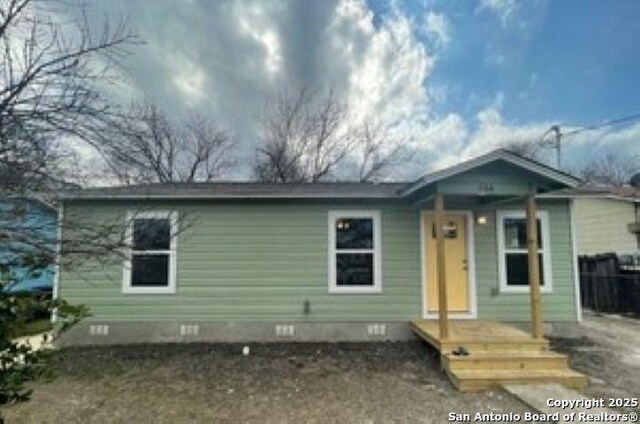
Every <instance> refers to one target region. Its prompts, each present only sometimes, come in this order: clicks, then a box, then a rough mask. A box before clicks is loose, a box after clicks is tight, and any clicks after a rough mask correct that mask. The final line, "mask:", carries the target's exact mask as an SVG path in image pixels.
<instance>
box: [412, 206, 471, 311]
mask: <svg viewBox="0 0 640 424" xmlns="http://www.w3.org/2000/svg"><path fill="white" fill-rule="evenodd" d="M434 218H435V217H434V215H432V214H424V215H423V218H422V219H423V220H424V222H423V227H422V228H423V231H424V232H425V233H424V237H423V240H424V243H425V246H424V255H425V256H426V257H425V260H426V271H427V272H426V273H425V274H426V279H427V281H426V282H424V284H425V285H426V290H425V296H426V301H425V304H426V305H427V313H428V314H429V315H431V314H437V313H438V264H437V259H436V229H435V225H434ZM443 230H444V237H445V241H444V248H445V264H446V266H445V275H446V285H447V306H448V308H447V309H448V311H449V312H452V313H461V314H465V313H468V312H470V302H469V263H468V257H469V256H468V252H467V237H468V234H467V216H466V215H465V214H454V213H451V214H447V215H445V219H444V229H443Z"/></svg>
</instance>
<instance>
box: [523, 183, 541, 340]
mask: <svg viewBox="0 0 640 424" xmlns="http://www.w3.org/2000/svg"><path fill="white" fill-rule="evenodd" d="M527 250H528V258H529V289H530V293H531V324H532V327H533V337H534V338H536V339H539V338H542V305H541V299H540V267H539V259H538V219H537V213H536V200H535V195H534V194H533V193H531V194H529V196H528V197H527Z"/></svg>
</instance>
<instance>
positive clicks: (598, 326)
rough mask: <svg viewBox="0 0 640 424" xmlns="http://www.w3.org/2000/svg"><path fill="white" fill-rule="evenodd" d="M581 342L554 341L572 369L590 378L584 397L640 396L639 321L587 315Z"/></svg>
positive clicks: (568, 340)
mask: <svg viewBox="0 0 640 424" xmlns="http://www.w3.org/2000/svg"><path fill="white" fill-rule="evenodd" d="M581 327H582V330H581V332H582V335H583V336H582V338H580V339H552V340H551V346H552V347H553V348H554V349H555V350H557V351H559V352H563V353H566V354H568V355H569V358H570V361H571V366H572V367H573V368H574V369H575V370H577V371H581V372H583V373H585V374H588V375H589V376H590V377H591V384H590V385H589V387H588V388H587V389H585V390H584V393H585V394H586V395H588V396H593V397H604V398H608V397H638V396H640V320H639V319H634V318H626V317H621V316H619V315H596V314H594V313H592V312H588V311H585V314H584V319H583V322H582V325H581Z"/></svg>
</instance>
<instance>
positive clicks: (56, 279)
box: [51, 199, 64, 323]
mask: <svg viewBox="0 0 640 424" xmlns="http://www.w3.org/2000/svg"><path fill="white" fill-rule="evenodd" d="M63 221H64V201H63V200H62V199H60V205H59V206H58V228H57V232H56V263H55V268H54V269H55V273H54V275H53V293H52V297H53V300H58V299H59V298H60V261H61V260H62V257H61V254H62V223H63ZM57 321H58V310H57V309H56V308H54V309H53V311H52V312H51V322H52V323H56V322H57Z"/></svg>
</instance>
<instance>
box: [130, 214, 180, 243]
mask: <svg viewBox="0 0 640 424" xmlns="http://www.w3.org/2000/svg"><path fill="white" fill-rule="evenodd" d="M170 245H171V224H170V222H169V220H168V219H166V218H160V219H157V218H156V219H147V218H144V219H135V220H134V221H133V250H169V248H170Z"/></svg>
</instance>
